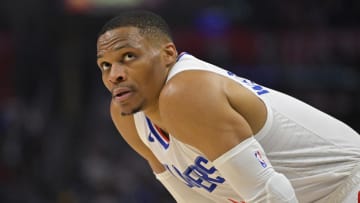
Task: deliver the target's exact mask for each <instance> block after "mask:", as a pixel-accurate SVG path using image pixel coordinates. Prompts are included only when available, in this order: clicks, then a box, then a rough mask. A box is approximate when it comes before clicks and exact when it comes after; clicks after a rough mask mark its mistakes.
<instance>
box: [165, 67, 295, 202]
mask: <svg viewBox="0 0 360 203" xmlns="http://www.w3.org/2000/svg"><path fill="white" fill-rule="evenodd" d="M160 113H161V117H162V120H163V122H165V126H166V128H167V130H168V131H169V132H171V134H172V135H173V136H175V137H176V138H177V139H178V140H180V141H182V142H184V143H186V144H189V145H191V146H193V147H195V148H197V149H199V150H200V151H201V152H203V153H204V154H205V155H206V156H207V157H208V158H209V159H210V160H212V161H213V163H214V165H215V167H216V168H217V169H218V170H219V172H220V173H221V174H222V175H223V176H224V177H225V179H226V181H228V182H229V184H230V185H232V186H233V189H234V190H235V191H236V192H238V193H239V195H240V196H242V197H244V198H245V200H246V201H255V202H256V201H264V200H268V201H273V202H297V200H296V197H295V193H294V190H293V188H292V186H291V184H290V182H289V181H288V180H287V178H286V177H285V176H284V175H282V174H279V173H277V172H276V171H274V169H273V168H272V166H271V164H270V162H269V161H268V160H267V157H266V154H265V152H264V150H263V149H262V147H261V146H260V144H259V143H258V142H257V141H256V140H255V139H254V138H253V137H252V136H253V134H254V131H257V130H259V129H260V128H261V126H262V125H263V124H264V122H265V119H266V109H265V107H264V104H263V103H262V102H261V101H260V100H259V99H258V98H257V97H256V96H255V95H253V94H252V93H251V92H250V91H249V90H247V89H246V88H244V87H242V86H240V85H238V84H236V85H235V83H234V82H233V81H231V80H229V79H227V78H224V77H222V76H219V75H216V74H214V73H210V72H205V71H185V72H183V73H179V74H178V75H176V76H174V77H173V78H172V79H171V80H170V81H169V82H168V84H167V85H166V87H165V88H164V90H163V91H162V93H161V96H160ZM255 153H259V155H255ZM259 156H261V157H259ZM259 158H260V160H261V161H263V160H264V161H265V162H266V163H267V165H266V167H264V165H261V162H259ZM274 185H276V187H275V188H274ZM274 189H275V190H274Z"/></svg>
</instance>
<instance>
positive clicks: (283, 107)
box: [134, 53, 360, 203]
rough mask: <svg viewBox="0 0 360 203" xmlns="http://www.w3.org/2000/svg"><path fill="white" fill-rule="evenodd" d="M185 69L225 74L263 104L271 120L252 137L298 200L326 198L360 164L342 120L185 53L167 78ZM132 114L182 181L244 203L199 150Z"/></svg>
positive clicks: (353, 136)
mask: <svg viewBox="0 0 360 203" xmlns="http://www.w3.org/2000/svg"><path fill="white" fill-rule="evenodd" d="M187 70H204V71H210V72H214V73H216V74H219V75H222V76H224V77H227V78H229V79H231V80H234V81H236V82H238V83H239V85H242V86H244V87H246V88H248V89H249V90H251V91H252V92H253V93H254V94H256V95H257V96H258V97H259V98H260V99H261V100H262V101H263V102H264V103H265V105H266V109H267V120H266V122H265V125H264V126H263V128H262V129H261V130H260V131H259V132H258V133H257V134H256V135H254V137H255V139H257V140H258V142H259V143H260V144H261V145H262V147H263V148H264V150H265V152H266V154H267V157H268V159H269V160H270V162H271V164H272V165H273V167H274V169H275V170H276V171H278V172H279V173H282V174H284V175H285V176H286V177H287V178H288V179H289V180H290V182H291V183H292V185H293V187H294V189H295V192H296V195H297V198H298V200H299V202H325V201H326V198H327V197H328V196H329V195H330V194H331V193H332V192H334V191H335V190H336V189H337V188H338V187H339V186H340V185H341V184H342V183H343V182H344V181H345V180H346V178H347V177H348V176H349V175H350V174H351V173H352V170H354V168H355V167H356V165H359V164H360V136H359V134H358V133H356V132H355V131H354V130H352V129H351V128H350V127H348V126H347V125H345V124H344V123H342V122H341V121H339V120H336V119H335V118H333V117H331V116H329V115H327V114H325V113H323V112H321V111H319V110H317V109H315V108H313V107H311V106H309V105H307V104H305V103H303V102H301V101H299V100H297V99H295V98H293V97H290V96H288V95H286V94H283V93H280V92H278V91H275V90H272V89H270V88H266V87H263V86H261V85H258V84H256V83H253V82H252V81H250V80H248V79H245V78H241V77H238V76H236V75H235V74H233V73H232V72H230V71H227V70H224V69H221V68H219V67H217V66H214V65H212V64H209V63H206V62H204V61H201V60H199V59H197V58H195V57H193V56H191V55H189V54H186V53H185V54H181V55H180V56H179V59H178V61H177V63H176V64H175V65H174V67H173V68H172V69H171V71H170V73H169V76H168V78H167V79H168V80H169V79H170V78H172V77H173V76H174V75H176V74H178V73H180V72H182V71H187ZM134 118H135V124H136V128H137V131H138V134H139V136H140V137H141V139H142V141H143V142H144V143H145V144H146V145H147V146H148V147H149V148H150V149H151V151H152V152H153V153H154V154H155V156H156V157H157V158H158V160H159V161H160V162H161V163H162V164H164V166H165V167H166V168H167V170H169V171H170V172H171V173H172V174H173V175H174V176H176V177H178V178H179V179H180V180H182V181H183V182H184V184H187V185H188V186H189V187H191V188H193V189H194V190H195V191H197V192H199V193H200V194H203V195H204V196H206V197H208V198H209V199H212V200H214V202H229V203H230V202H242V198H241V197H240V196H239V195H237V194H236V193H235V191H234V190H233V189H232V188H231V187H230V185H229V184H228V183H227V181H226V180H225V179H224V178H223V177H222V175H221V174H220V173H219V172H218V171H217V170H216V169H215V167H214V166H213V165H212V163H211V161H209V160H208V159H207V158H206V156H205V155H204V154H202V153H201V152H200V151H199V150H197V149H195V148H193V147H191V146H189V145H187V144H184V143H182V142H180V141H179V140H177V139H176V138H174V137H173V136H171V134H170V135H169V138H167V136H164V134H163V132H162V131H161V129H159V128H158V127H157V126H155V125H154V124H153V123H152V122H151V121H150V120H149V119H148V118H147V117H146V116H145V115H144V113H143V112H139V113H136V114H135V115H134ZM244 167H246V163H244ZM234 178H235V177H234Z"/></svg>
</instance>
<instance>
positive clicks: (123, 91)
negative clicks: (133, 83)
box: [112, 87, 133, 102]
mask: <svg viewBox="0 0 360 203" xmlns="http://www.w3.org/2000/svg"><path fill="white" fill-rule="evenodd" d="M132 93H133V91H132V89H131V88H129V87H117V88H115V89H114V90H113V91H112V97H113V99H115V100H116V101H119V102H124V101H126V100H127V99H128V98H129V97H130V96H131V95H132Z"/></svg>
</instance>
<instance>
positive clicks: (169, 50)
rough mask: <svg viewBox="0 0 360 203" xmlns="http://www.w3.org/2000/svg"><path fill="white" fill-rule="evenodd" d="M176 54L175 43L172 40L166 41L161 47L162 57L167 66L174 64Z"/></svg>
mask: <svg viewBox="0 0 360 203" xmlns="http://www.w3.org/2000/svg"><path fill="white" fill-rule="evenodd" d="M177 56H178V53H177V50H176V47H175V44H174V43H172V42H169V43H166V44H165V45H164V49H163V59H164V62H165V64H166V67H167V68H169V67H172V66H173V65H174V63H175V62H176V60H177Z"/></svg>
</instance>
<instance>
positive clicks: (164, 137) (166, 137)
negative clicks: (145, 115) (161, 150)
mask: <svg viewBox="0 0 360 203" xmlns="http://www.w3.org/2000/svg"><path fill="white" fill-rule="evenodd" d="M154 126H155V128H156V130H157V131H158V132H159V134H160V135H161V137H162V138H163V139H164V140H166V142H168V143H169V137H168V136H167V135H165V133H164V131H163V130H162V129H161V128H159V127H158V126H157V125H155V124H154Z"/></svg>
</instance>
